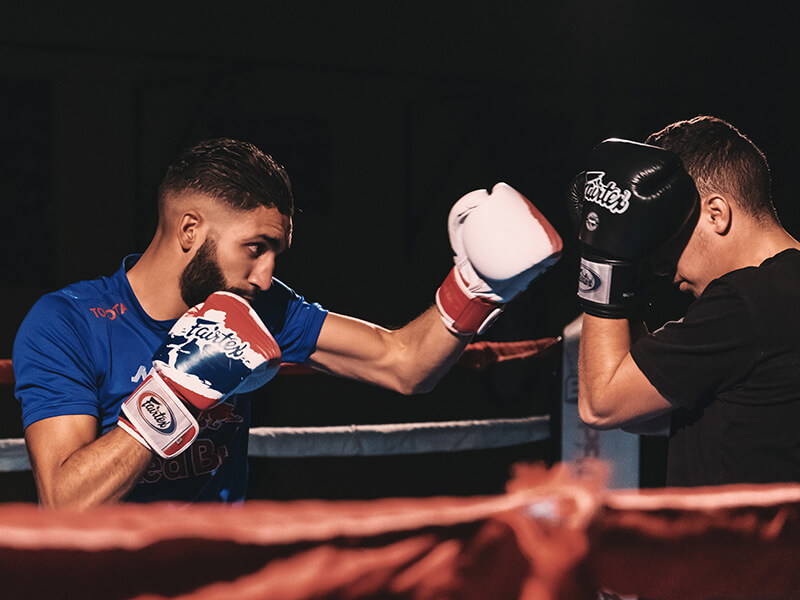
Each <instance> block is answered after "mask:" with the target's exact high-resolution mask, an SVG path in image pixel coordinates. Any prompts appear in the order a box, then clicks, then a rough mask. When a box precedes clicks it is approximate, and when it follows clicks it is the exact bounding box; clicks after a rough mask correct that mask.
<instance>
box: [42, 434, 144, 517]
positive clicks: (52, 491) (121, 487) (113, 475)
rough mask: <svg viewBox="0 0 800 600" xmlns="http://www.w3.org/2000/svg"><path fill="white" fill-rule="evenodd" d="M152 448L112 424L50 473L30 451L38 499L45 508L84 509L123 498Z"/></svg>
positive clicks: (142, 467) (137, 477) (140, 471)
mask: <svg viewBox="0 0 800 600" xmlns="http://www.w3.org/2000/svg"><path fill="white" fill-rule="evenodd" d="M152 456H153V454H152V452H151V451H150V450H149V449H147V448H145V447H144V446H142V444H140V443H139V442H138V441H136V440H135V439H133V438H132V437H131V436H130V435H128V434H127V433H126V432H124V431H122V430H121V429H118V428H115V429H113V430H111V431H110V432H109V433H107V434H106V435H104V436H102V437H100V438H98V439H97V440H95V441H94V442H92V443H91V444H88V445H86V446H84V447H82V448H80V449H79V450H77V451H75V452H74V453H72V454H71V455H70V456H69V457H68V458H67V459H66V460H65V461H64V462H63V463H62V464H60V465H58V466H56V467H54V468H53V469H52V470H51V472H49V473H42V472H41V469H40V465H37V464H36V460H35V454H33V453H32V454H31V461H32V463H33V464H32V467H33V472H34V475H35V478H36V485H37V489H38V492H39V501H40V503H41V504H42V506H45V507H48V508H78V509H85V508H91V507H94V506H98V505H101V504H105V503H114V502H119V501H120V500H122V499H123V498H124V497H125V495H126V494H127V493H128V492H130V490H131V489H132V488H133V486H134V485H135V484H136V482H137V481H138V480H139V478H140V477H141V475H142V473H143V472H144V470H145V469H146V468H147V465H148V464H149V463H150V460H151V459H152Z"/></svg>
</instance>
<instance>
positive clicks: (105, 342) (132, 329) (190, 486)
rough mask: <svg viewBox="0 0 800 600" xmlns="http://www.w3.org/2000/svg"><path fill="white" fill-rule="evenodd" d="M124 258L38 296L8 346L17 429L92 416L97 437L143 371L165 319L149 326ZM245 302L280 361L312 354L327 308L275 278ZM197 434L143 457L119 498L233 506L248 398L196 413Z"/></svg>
mask: <svg viewBox="0 0 800 600" xmlns="http://www.w3.org/2000/svg"><path fill="white" fill-rule="evenodd" d="M137 259H138V256H136V255H134V256H129V257H126V258H125V260H124V261H123V264H122V267H121V268H120V269H119V271H117V272H116V273H115V274H114V275H112V276H111V277H101V278H99V279H95V280H92V281H81V282H78V283H75V284H73V285H70V286H68V287H66V288H64V289H61V290H59V291H56V292H52V293H50V294H47V295H45V296H43V297H42V298H41V299H39V301H38V302H37V303H36V304H35V305H34V306H33V308H32V309H31V310H30V312H29V313H28V315H27V316H26V317H25V319H24V321H23V322H22V325H21V326H20V328H19V331H18V333H17V336H16V339H15V340H14V353H13V366H14V376H15V378H16V389H15V393H16V396H17V399H18V400H19V401H20V403H21V405H22V424H23V427H28V425H30V424H31V423H35V422H36V421H39V420H42V419H46V418H49V417H56V416H61V415H78V414H79V415H92V416H94V417H96V418H97V421H98V434H104V433H106V432H108V431H109V430H111V429H112V428H113V427H115V426H116V424H117V419H118V417H119V410H120V405H121V404H122V402H123V401H124V400H125V399H126V398H127V397H128V396H130V394H131V393H132V392H133V390H134V389H136V387H137V386H138V385H139V384H140V383H141V382H142V380H143V379H144V378H145V377H146V376H147V374H148V372H149V371H150V369H151V368H152V365H151V359H152V356H153V353H154V352H155V350H156V348H158V346H159V345H160V344H161V342H162V341H163V340H164V337H165V336H166V334H167V332H168V331H169V329H170V328H171V327H172V325H173V324H174V323H175V319H170V320H166V321H156V320H154V319H152V318H150V317H149V316H148V315H147V314H146V313H145V312H144V310H143V309H142V307H141V305H140V304H139V301H138V300H137V299H136V296H134V294H133V290H132V289H131V286H130V283H129V282H128V277H127V275H126V271H127V270H128V269H130V268H131V267H132V266H133V264H135V262H136V260H137ZM253 306H254V308H255V310H256V312H258V314H259V315H260V316H261V318H262V320H263V321H264V323H265V324H266V325H267V327H268V328H269V330H270V331H271V332H272V334H273V336H274V337H275V340H276V341H277V342H278V345H279V346H280V348H281V354H282V357H281V359H282V361H283V362H304V361H306V360H307V359H308V357H309V356H310V355H311V354H312V352H313V351H314V349H315V346H316V343H317V338H318V337H319V332H320V329H321V328H322V323H323V321H324V320H325V317H326V315H327V311H325V310H324V309H323V308H322V307H321V306H320V305H319V304H316V303H314V304H311V303H308V302H306V301H305V300H304V299H303V298H302V297H301V296H298V295H297V294H296V293H295V292H294V291H292V290H291V289H289V288H288V287H287V286H285V285H284V284H283V283H281V282H280V281H278V280H277V279H273V282H272V286H271V287H270V289H269V290H267V291H266V292H263V293H261V294H259V295H258V297H257V299H256V300H255V302H254V303H253ZM198 422H199V425H200V428H201V431H200V435H199V436H198V438H197V439H196V440H195V442H194V443H193V444H192V445H191V447H190V448H189V449H187V450H186V451H185V452H183V453H182V454H180V455H179V456H177V457H174V458H171V459H162V458H160V457H158V456H155V455H153V460H152V461H151V463H150V465H149V466H148V468H147V470H146V471H145V473H144V474H143V475H142V477H141V479H140V481H139V482H138V483H137V485H136V486H135V487H134V489H133V490H132V491H131V493H130V494H129V495H128V498H127V500H130V501H141V502H150V501H158V500H177V501H186V502H205V501H222V502H236V501H240V500H243V499H244V497H245V492H246V490H247V442H248V431H249V426H250V395H249V394H242V395H238V396H234V397H232V398H229V399H228V400H226V401H225V402H223V403H222V404H220V405H218V406H216V407H214V408H212V409H211V410H209V411H206V412H204V413H202V414H201V415H200V417H199V419H198Z"/></svg>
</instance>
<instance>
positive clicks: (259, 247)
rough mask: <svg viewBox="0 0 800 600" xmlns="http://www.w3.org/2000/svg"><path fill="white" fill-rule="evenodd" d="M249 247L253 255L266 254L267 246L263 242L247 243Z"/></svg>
mask: <svg viewBox="0 0 800 600" xmlns="http://www.w3.org/2000/svg"><path fill="white" fill-rule="evenodd" d="M247 247H248V248H249V250H250V253H251V254H252V255H253V256H261V255H262V254H264V250H265V248H264V245H263V244H247Z"/></svg>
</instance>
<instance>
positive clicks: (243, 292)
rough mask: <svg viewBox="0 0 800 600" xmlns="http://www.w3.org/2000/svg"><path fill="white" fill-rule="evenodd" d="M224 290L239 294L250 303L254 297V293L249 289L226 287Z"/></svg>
mask: <svg viewBox="0 0 800 600" xmlns="http://www.w3.org/2000/svg"><path fill="white" fill-rule="evenodd" d="M225 291H226V292H230V293H231V294H236V295H237V296H241V297H242V298H244V299H245V300H247V301H248V302H249V303H250V304H252V303H253V302H254V301H255V299H256V294H255V292H253V291H250V290H242V289H238V288H228V289H226V290H225Z"/></svg>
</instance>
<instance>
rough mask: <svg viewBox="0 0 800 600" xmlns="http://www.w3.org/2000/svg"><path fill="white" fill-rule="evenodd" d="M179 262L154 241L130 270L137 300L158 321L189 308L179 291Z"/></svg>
mask: <svg viewBox="0 0 800 600" xmlns="http://www.w3.org/2000/svg"><path fill="white" fill-rule="evenodd" d="M180 266H181V265H180V263H179V261H177V260H173V259H172V257H168V256H166V251H165V250H164V249H159V248H158V246H156V245H154V244H153V243H151V244H150V246H148V248H147V250H145V253H144V254H143V255H142V256H141V258H139V260H138V261H137V262H136V264H135V265H133V267H131V269H130V270H129V271H128V272H127V275H128V282H129V283H130V285H131V289H132V290H133V293H134V295H135V296H136V299H137V300H138V301H139V304H140V305H141V306H142V308H143V309H144V312H145V313H147V315H148V316H149V317H150V318H152V319H155V320H157V321H165V320H167V319H177V318H178V317H180V316H181V315H182V314H183V313H184V312H186V310H187V308H188V307H187V306H186V304H185V303H184V301H183V299H182V298H181V293H180V273H181V269H180Z"/></svg>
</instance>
